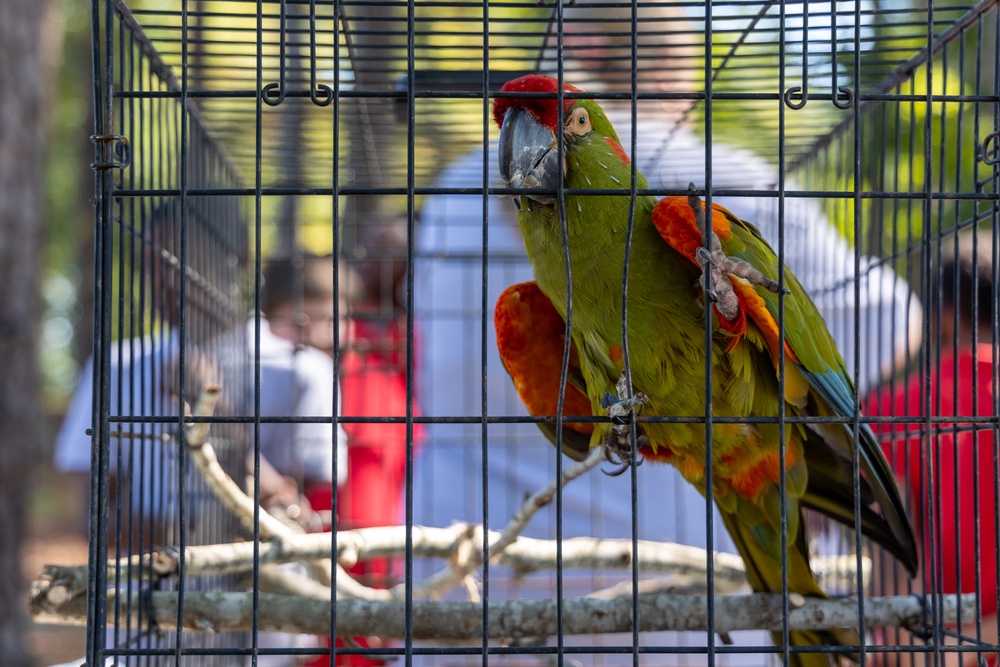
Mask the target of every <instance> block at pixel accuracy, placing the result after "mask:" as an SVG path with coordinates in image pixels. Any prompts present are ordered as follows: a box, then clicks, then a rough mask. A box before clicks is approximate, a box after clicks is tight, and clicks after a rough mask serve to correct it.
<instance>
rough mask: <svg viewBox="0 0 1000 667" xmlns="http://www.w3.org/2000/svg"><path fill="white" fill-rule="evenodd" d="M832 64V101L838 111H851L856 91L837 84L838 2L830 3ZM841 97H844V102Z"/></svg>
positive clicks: (834, 0) (833, 0) (835, 0)
mask: <svg viewBox="0 0 1000 667" xmlns="http://www.w3.org/2000/svg"><path fill="white" fill-rule="evenodd" d="M830 64H831V66H832V67H833V72H832V73H831V75H830V76H831V82H830V92H831V98H830V101H831V102H833V106H835V107H837V108H838V109H850V108H851V107H852V106H854V91H853V90H852V89H851V88H850V86H841V85H839V84H838V83H837V0H832V2H831V3H830ZM841 95H843V96H844V98H843V100H842V99H841Z"/></svg>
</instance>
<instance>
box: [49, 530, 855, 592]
mask: <svg viewBox="0 0 1000 667" xmlns="http://www.w3.org/2000/svg"><path fill="white" fill-rule="evenodd" d="M412 535H413V543H412V545H413V554H414V555H415V556H422V557H429V558H452V554H453V553H454V552H455V551H456V550H457V549H458V548H459V545H461V544H463V543H464V544H470V545H477V546H478V545H481V544H482V543H483V538H482V526H479V525H470V524H462V523H457V524H454V525H452V526H450V527H448V528H431V527H426V526H414V527H413V530H412ZM500 536H501V534H500V533H499V532H497V531H490V542H491V543H496V542H497V541H498V540H499V539H500ZM637 546H638V548H639V550H638V556H637V560H638V563H639V569H640V571H641V572H642V573H643V574H652V573H656V574H665V575H667V576H668V577H669V579H670V581H668V582H662V583H660V584H658V585H660V586H661V587H663V588H664V589H665V590H666V589H670V590H672V591H673V592H682V591H684V592H690V593H704V592H705V579H706V577H707V568H706V564H707V562H708V555H707V553H706V551H705V550H704V549H701V548H698V547H691V546H687V545H683V544H673V543H669V542H650V541H647V540H639V541H638V543H637ZM331 547H332V537H331V535H330V534H329V533H311V534H299V535H290V536H285V537H280V538H275V539H272V540H268V541H266V542H260V543H259V549H258V555H259V563H260V564H261V565H266V564H269V563H290V562H295V561H312V560H319V559H324V558H329V557H330V552H331ZM253 551H254V543H253V542H236V543H232V544H211V545H204V546H191V547H187V548H186V549H185V551H184V572H185V575H186V576H189V577H195V576H204V575H212V574H235V573H240V572H247V571H250V570H251V569H253ZM405 553H406V529H405V527H403V526H382V527H377V528H360V529H356V530H345V531H340V532H338V533H337V561H338V563H340V565H342V566H343V567H351V566H353V565H354V564H355V563H357V562H358V561H362V560H368V559H372V558H379V557H393V556H402V555H404V554H405ZM556 555H557V551H556V543H555V541H553V540H539V539H534V538H528V537H519V538H517V540H516V541H514V542H512V543H511V544H510V545H509V546H508V547H507V548H506V549H505V550H504V551H502V552H500V553H498V554H497V555H496V557H495V558H494V562H496V563H498V564H500V565H505V566H509V567H511V568H512V569H513V570H514V574H515V576H521V575H524V574H527V573H530V572H536V571H543V570H555V569H556V568H557V558H556ZM632 560H633V559H632V541H631V540H627V539H596V538H591V537H574V538H570V539H566V540H563V546H562V561H561V562H562V567H563V569H564V570H572V569H583V570H627V569H629V568H631V566H632ZM713 561H714V564H715V585H716V592H717V593H729V592H734V591H736V590H739V589H740V588H742V587H744V586H746V577H745V575H744V567H743V561H742V559H740V557H739V556H737V555H735V554H729V553H719V552H717V553H715V554H714V557H713ZM855 562H856V561H855V558H854V556H832V557H824V558H814V559H812V567H813V570H814V572H815V573H816V578H817V580H818V581H819V583H820V585H821V587H823V588H828V589H843V588H848V587H850V586H853V585H854V581H855V577H854V571H853V568H854V566H855ZM862 563H863V569H864V572H865V576H866V577H867V576H868V573H869V572H870V570H871V561H870V559H868V558H864V559H863V560H862ZM179 566H180V558H179V554H178V552H176V551H175V550H168V549H157V550H155V551H153V552H152V553H151V554H143V555H142V556H138V555H136V556H131V557H129V558H122V559H120V560H117V561H109V562H108V577H109V580H110V579H113V578H114V577H115V575H116V572H115V571H116V569H117V570H118V572H117V575H118V578H123V577H129V575H130V574H131V578H136V579H137V578H140V577H141V578H146V579H148V578H150V576H156V577H161V578H163V577H173V576H177V574H178V572H179ZM42 580H47V581H48V587H49V588H52V587H54V586H61V587H68V588H70V589H75V587H77V586H79V585H81V583H82V584H83V585H85V582H86V580H87V569H86V566H84V565H79V566H64V565H46V566H45V568H44V569H43V570H42V574H41V575H40V577H39V581H42ZM630 584H631V581H630V580H629V581H626V582H623V584H622V585H630ZM645 585H646V586H652V585H653V584H645ZM59 594H60V593H56V595H59Z"/></svg>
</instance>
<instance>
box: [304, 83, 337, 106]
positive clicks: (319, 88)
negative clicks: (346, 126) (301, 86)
mask: <svg viewBox="0 0 1000 667" xmlns="http://www.w3.org/2000/svg"><path fill="white" fill-rule="evenodd" d="M317 93H323V97H320V96H319V95H318V94H317ZM309 99H311V100H312V102H313V104H315V105H316V106H320V107H328V106H330V103H331V102H333V88H331V87H330V86H328V85H326V84H325V83H320V84H315V83H314V84H313V85H312V86H311V87H310V88H309Z"/></svg>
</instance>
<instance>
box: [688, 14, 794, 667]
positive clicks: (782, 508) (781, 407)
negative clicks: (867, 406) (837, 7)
mask: <svg viewBox="0 0 1000 667" xmlns="http://www.w3.org/2000/svg"><path fill="white" fill-rule="evenodd" d="M807 6H808V2H804V3H803V7H807ZM785 21H786V17H785V2H784V1H782V2H779V3H778V90H779V91H782V90H784V89H785V65H786V63H785V58H786V51H785V30H786V24H785ZM808 43H809V31H808V27H803V35H802V44H803V51H804V53H803V59H804V61H806V62H807V61H808V56H807V55H806V54H807V53H808ZM806 67H807V65H805V64H803V74H802V81H803V84H802V85H803V88H802V102H803V104H804V103H805V100H806V94H807V93H806V89H805V86H806ZM709 215H711V214H709ZM706 228H707V225H706ZM784 281H785V105H784V104H782V102H781V100H780V98H779V101H778V341H779V343H778V345H777V348H778V359H777V361H778V415H777V418H778V471H779V472H778V528H779V530H780V537H781V660H782V663H783V664H784V665H785V667H788V665H789V664H790V663H791V660H792V656H791V634H790V633H789V630H788V611H789V610H788V592H789V591H788V539H789V535H788V499H787V493H788V489H787V482H786V468H785V460H786V458H787V455H788V453H787V452H786V451H785V346H784V345H783V344H782V342H783V341H784V340H785V298H784V294H783V291H784V287H785V282H784ZM796 511H798V512H799V519H800V520H799V522H798V527H799V530H805V529H806V525H805V521H804V520H803V518H802V513H801V511H799V510H796Z"/></svg>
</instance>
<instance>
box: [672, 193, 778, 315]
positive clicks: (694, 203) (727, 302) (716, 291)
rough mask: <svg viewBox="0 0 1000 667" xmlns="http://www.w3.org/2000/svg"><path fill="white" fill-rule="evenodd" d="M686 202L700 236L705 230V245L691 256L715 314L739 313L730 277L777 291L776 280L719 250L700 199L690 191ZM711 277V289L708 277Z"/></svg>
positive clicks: (737, 298)
mask: <svg viewBox="0 0 1000 667" xmlns="http://www.w3.org/2000/svg"><path fill="white" fill-rule="evenodd" d="M688 189H689V190H693V189H694V183H691V184H689V185H688ZM688 205H689V206H690V207H691V210H692V211H694V223H695V226H697V228H698V231H699V232H701V235H702V237H703V238H704V236H705V231H706V229H707V230H708V235H709V248H704V247H702V248H698V250H697V252H696V255H695V258H696V259H697V260H698V265H699V266H700V267H701V270H702V273H701V280H700V281H699V282H700V283H701V287H702V289H704V290H705V294H706V295H707V296H708V298H709V299H710V300H711V301H713V302H714V303H715V307H716V308H717V309H718V311H719V314H721V315H722V316H723V317H725V318H726V319H727V320H732V319H735V318H736V317H737V316H738V315H739V312H740V300H739V297H738V296H737V295H736V291H735V290H734V289H733V284H732V283H731V282H730V276H736V277H738V278H743V279H744V280H746V281H747V282H748V283H750V284H751V285H760V286H762V287H764V289H766V290H768V291H771V292H774V293H775V294H777V293H778V291H779V290H778V283H776V282H775V281H773V280H771V279H770V278H768V277H767V276H765V275H764V274H763V273H761V272H760V271H758V270H757V269H755V268H754V267H753V266H751V265H750V264H749V263H748V262H746V261H745V260H743V259H740V258H739V257H729V256H728V255H726V253H725V252H723V250H722V243H721V242H720V241H719V237H718V236H717V235H716V234H715V231H714V230H713V229H712V228H711V227H709V226H708V223H707V222H706V220H705V209H704V207H703V206H702V204H701V199H700V198H699V197H698V196H697V195H694V194H689V195H688ZM710 279H711V289H710V288H709V280H710Z"/></svg>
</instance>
